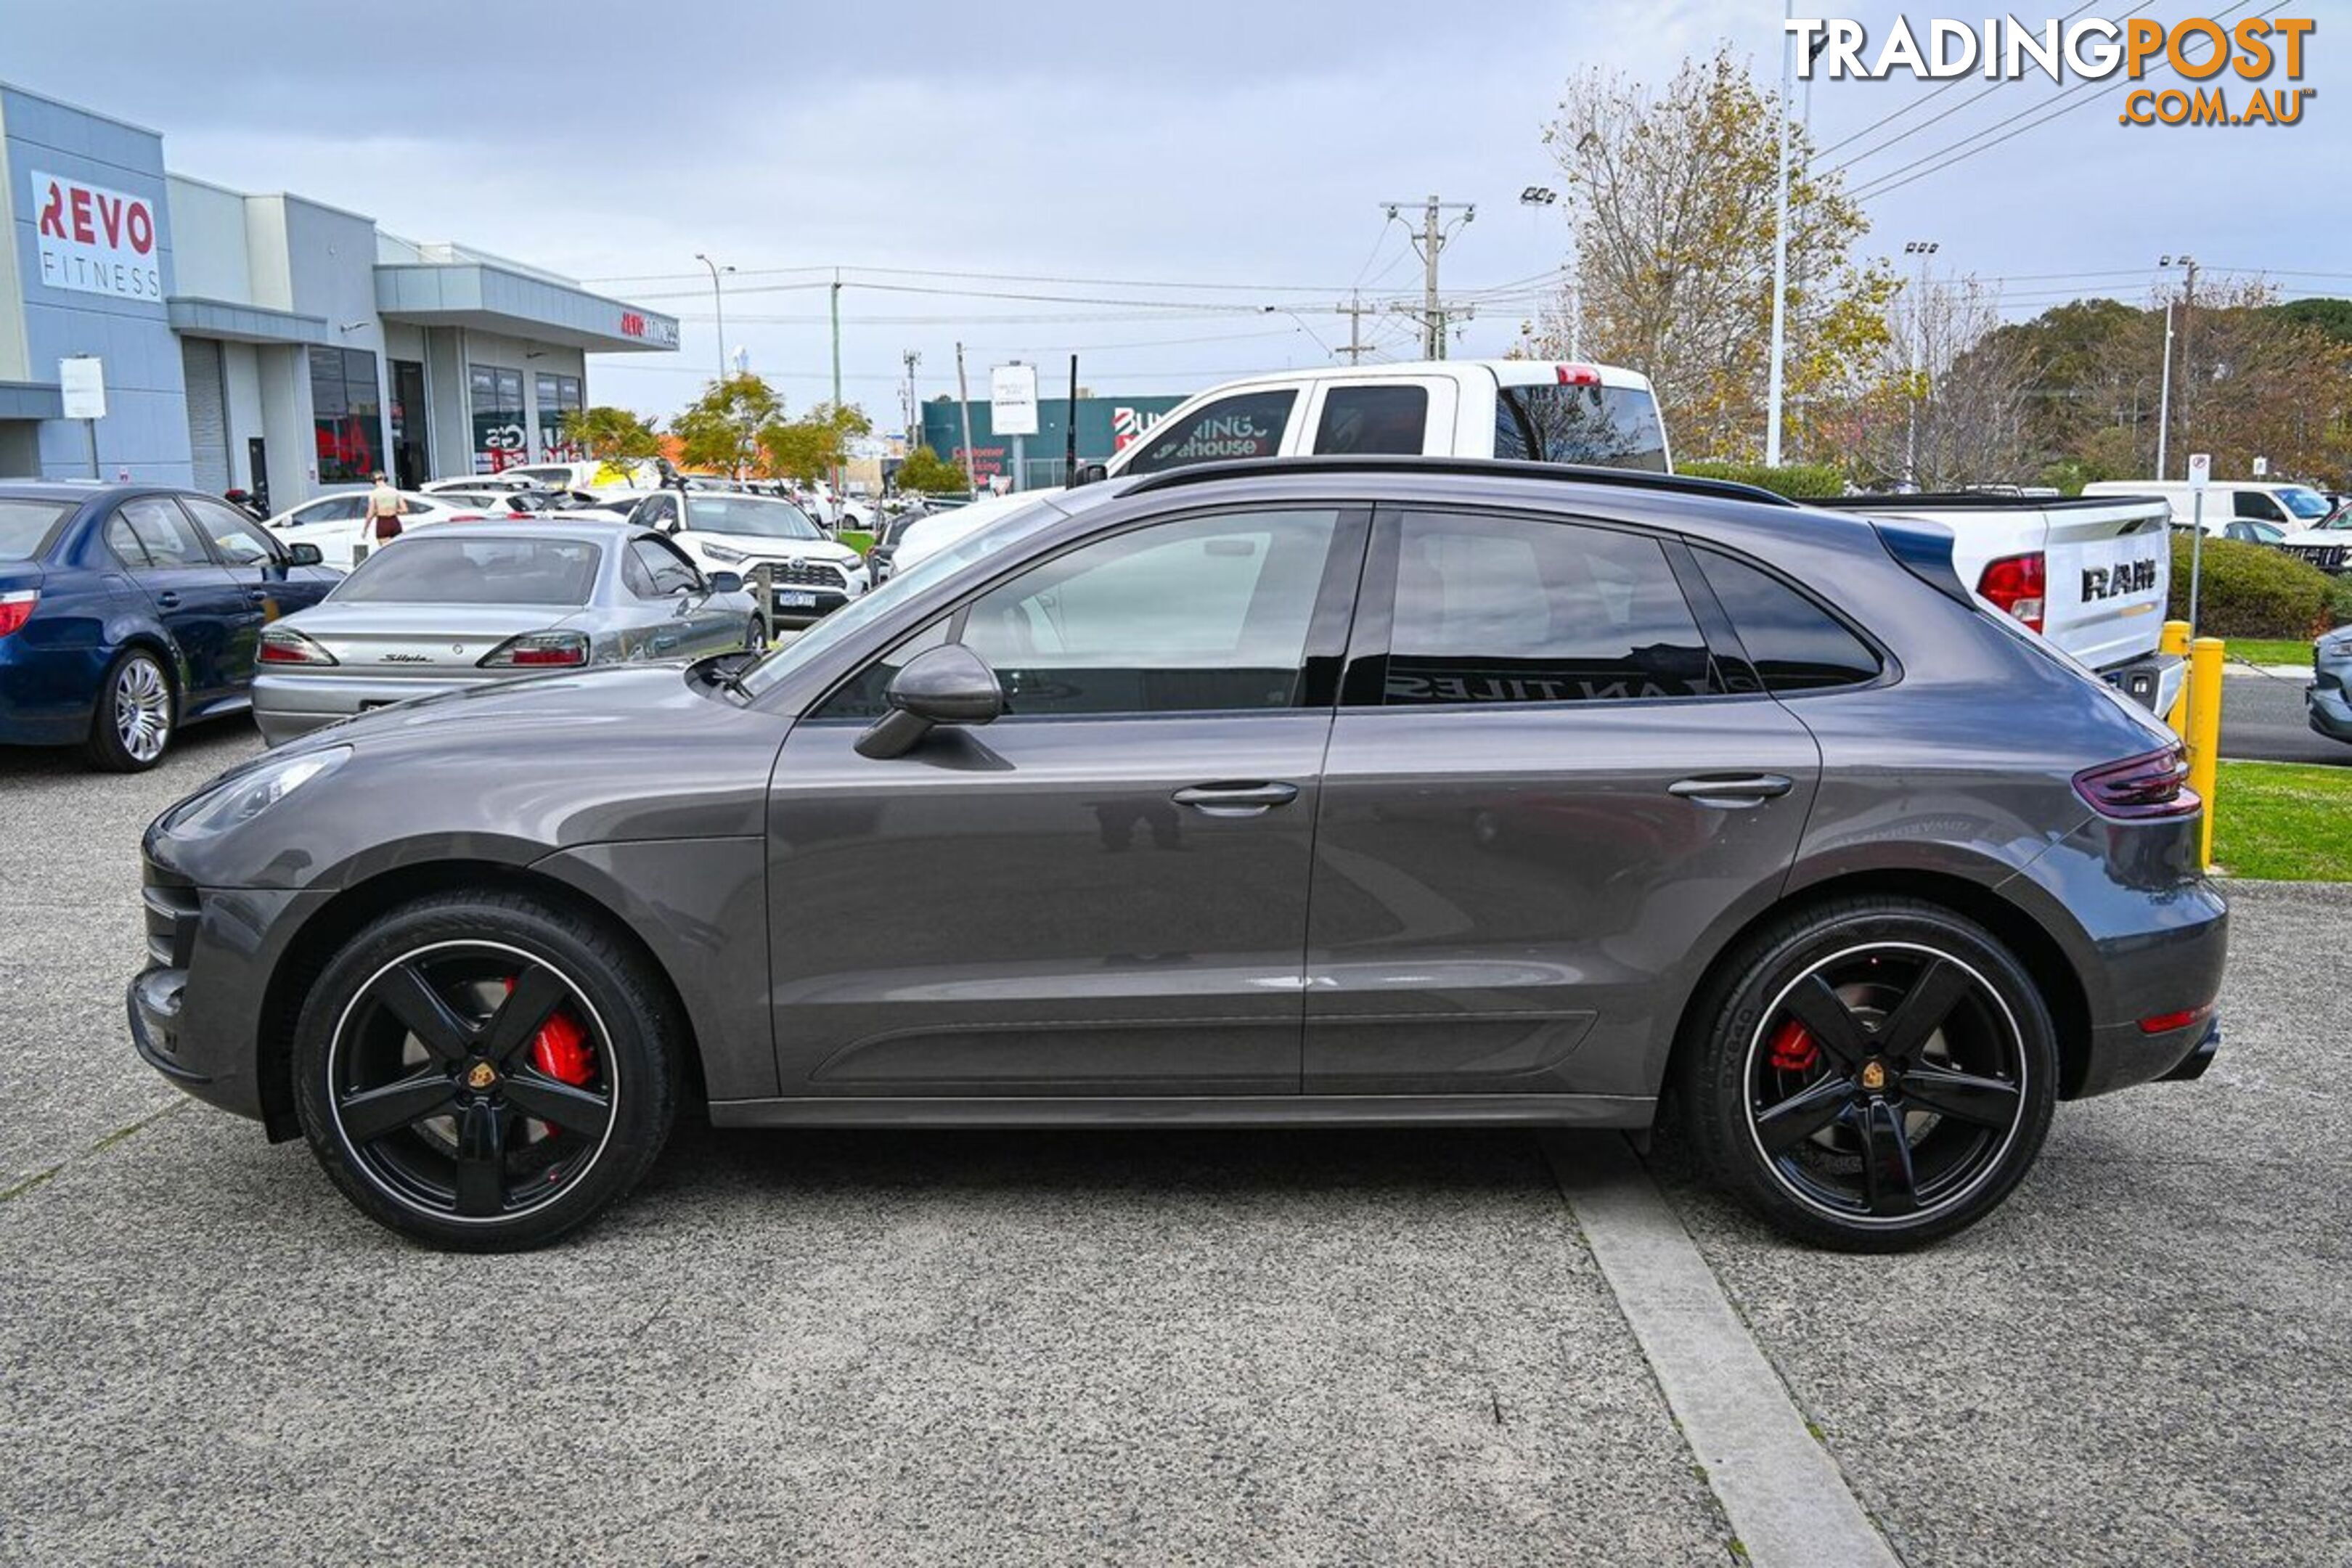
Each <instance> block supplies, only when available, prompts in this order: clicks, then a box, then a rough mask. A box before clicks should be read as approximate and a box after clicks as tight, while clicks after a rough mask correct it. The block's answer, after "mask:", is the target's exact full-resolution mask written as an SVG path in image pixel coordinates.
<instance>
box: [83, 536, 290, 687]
mask: <svg viewBox="0 0 2352 1568" xmlns="http://www.w3.org/2000/svg"><path fill="white" fill-rule="evenodd" d="M106 542H107V545H108V547H109V548H110V549H111V550H112V551H113V552H114V553H115V555H116V557H117V558H118V559H120V560H121V563H122V564H123V567H124V569H125V570H126V571H128V572H129V573H130V574H131V581H132V582H134V583H136V584H139V587H140V589H141V590H142V592H143V593H145V594H146V595H147V597H148V599H149V601H150V602H152V604H153V605H154V606H155V616H156V618H157V619H158V620H160V621H161V622H163V629H164V631H165V632H166V633H167V634H169V635H170V637H171V638H172V641H173V644H174V645H176V647H177V648H178V650H179V655H180V670H179V672H178V677H177V679H178V683H179V692H178V696H179V700H180V714H181V716H182V717H183V718H189V717H193V716H194V714H195V712H196V711H197V710H201V709H203V708H204V707H205V706H207V705H209V704H212V703H215V702H218V701H221V700H224V699H226V698H227V697H229V696H232V695H234V694H235V693H236V692H238V691H241V690H242V689H244V687H245V685H246V683H247V681H248V680H249V679H251V674H252V663H251V660H250V658H249V657H248V658H247V660H246V662H245V663H244V664H242V665H240V664H239V662H238V659H237V653H238V650H239V649H240V648H241V647H244V646H245V638H246V637H247V632H248V630H249V629H250V628H251V627H252V626H254V625H255V624H256V623H257V622H258V620H259V618H260V612H259V611H258V610H257V608H256V607H255V606H254V605H253V604H252V603H251V602H250V601H249V600H248V599H247V596H246V592H245V584H242V583H240V582H238V581H237V580H236V578H235V577H233V576H232V575H230V574H229V570H228V568H227V567H226V566H223V565H222V564H221V563H219V562H217V561H215V560H214V559H213V555H212V551H211V550H210V548H209V547H207V546H206V544H205V540H204V536H203V535H202V534H200V533H198V532H197V531H196V526H195V524H194V523H193V522H190V521H188V518H187V514H186V513H184V512H183V511H182V510H180V508H179V505H178V503H177V502H175V501H174V500H173V499H172V498H171V497H170V496H163V495H155V496H133V497H131V499H130V500H126V501H124V502H123V503H122V504H121V506H119V507H117V508H116V509H115V511H114V516H113V517H112V519H110V521H108V523H107V525H106Z"/></svg>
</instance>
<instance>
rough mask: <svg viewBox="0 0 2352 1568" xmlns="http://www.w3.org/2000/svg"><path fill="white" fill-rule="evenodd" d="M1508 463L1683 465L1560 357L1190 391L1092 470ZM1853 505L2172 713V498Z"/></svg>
mask: <svg viewBox="0 0 2352 1568" xmlns="http://www.w3.org/2000/svg"><path fill="white" fill-rule="evenodd" d="M1375 454H1377V455H1387V456H1421V457H1445V458H1517V459H1519V460H1522V461H1525V460H1528V459H1533V460H1535V461H1538V462H1550V463H1576V464H1600V465H1605V466H1608V467H1612V468H1646V469H1650V470H1653V471H1655V472H1660V473H1664V472H1667V471H1670V470H1671V468H1672V459H1671V456H1670V452H1669V448H1668V446H1667V442H1666V431H1665V426H1664V422H1663V421H1662V420H1661V419H1660V417H1659V415H1658V405H1657V399H1656V397H1655V396H1654V395H1653V394H1652V391H1651V387H1650V383H1649V380H1648V378H1647V377H1645V376H1643V375H1640V374H1636V373H1635V372H1633V371H1629V370H1622V369H1619V368H1617V367H1615V366H1613V365H1597V364H1562V363H1557V362H1553V361H1547V360H1429V361H1423V362H1420V363H1407V364H1381V365H1362V366H1335V367H1331V368H1328V369H1320V370H1302V371H1287V372H1284V373H1282V374H1268V375H1259V376H1252V377H1250V378H1248V379H1247V380H1244V381H1233V382H1226V383H1224V384H1222V385H1219V386H1213V387H1211V388H1210V389H1209V390H1207V391H1206V392H1202V393H1198V394H1196V395H1193V396H1192V397H1189V398H1187V399H1185V400H1184V401H1183V402H1182V403H1180V404H1178V405H1176V406H1175V407H1174V408H1173V409H1171V410H1170V411H1169V412H1168V414H1167V415H1166V416H1164V417H1162V418H1161V419H1160V421H1159V423H1157V424H1155V425H1153V426H1151V428H1150V430H1148V431H1146V432H1145V433H1144V434H1143V436H1142V437H1139V439H1137V440H1136V441H1134V442H1132V443H1131V444H1129V446H1128V447H1125V448H1123V449H1122V450H1121V451H1119V452H1118V455H1116V456H1115V457H1113V458H1111V459H1110V460H1109V461H1108V463H1099V464H1095V465H1092V466H1091V467H1090V468H1087V469H1085V470H1081V472H1080V475H1079V479H1080V482H1082V483H1084V482H1088V481H1092V480H1097V479H1106V478H1115V477H1117V476H1118V475H1121V474H1146V473H1152V472H1156V471H1159V470H1160V469H1163V468H1182V467H1184V466H1186V465H1188V464H1192V463H1207V462H1218V461H1225V460H1230V459H1234V458H1289V457H1304V456H1309V455H1321V456H1335V455H1353V456H1367V455H1375ZM1047 493H1050V492H1046V491H1040V490H1029V491H1024V492H1020V493H1016V494H1013V495H1006V496H997V497H992V498H990V499H988V500H981V501H976V502H974V503H973V504H972V505H971V506H968V507H963V508H961V509H959V510H953V511H949V512H944V513H941V514H940V515H939V516H937V517H931V518H925V519H922V520H920V521H917V522H915V523H914V524H912V525H911V526H910V527H909V528H908V531H907V533H906V535H905V536H904V538H903V539H902V540H900V541H899V542H898V543H897V544H896V547H895V552H894V554H895V558H894V560H893V561H892V562H891V563H890V564H891V565H892V566H893V567H894V568H895V569H896V570H898V571H904V570H906V569H907V568H908V567H909V566H911V565H913V564H914V563H916V562H918V561H919V560H921V559H922V558H923V557H924V556H926V555H929V554H932V553H934V552H937V551H940V550H941V549H944V548H946V547H947V546H948V545H950V544H952V543H954V542H956V541H957V540H959V539H961V538H963V537H965V536H966V535H968V534H971V533H972V532H975V531H978V530H980V529H982V528H983V527H985V526H987V525H988V524H989V523H990V522H992V521H994V520H996V519H997V518H1000V517H1003V516H1004V515H1005V514H1006V513H1008V512H1011V511H1013V510H1018V509H1020V508H1021V507H1023V506H1025V505H1026V504H1028V502H1030V501H1031V500H1035V499H1036V498H1037V497H1038V496H1040V495H1043V494H1047ZM1819 504H1823V505H1827V506H1830V507H1833V508H1836V509H1839V510H1853V511H1861V512H1866V513H1873V514H1876V515H1880V516H1885V517H1900V518H1912V519H1919V520H1925V521H1931V522H1936V523H1940V524H1942V525H1943V526H1944V527H1946V528H1948V529H1949V530H1950V531H1951V533H1952V538H1953V564H1954V566H1955V567H1956V568H1957V569H1958V572H1959V574H1960V578H1961V581H1963V582H1965V583H1967V584H1969V586H1970V587H1972V588H1974V589H1975V590H1976V592H1977V594H1978V595H1979V597H1981V598H1983V599H1984V600H1985V601H1986V602H1987V603H1989V604H1990V605H1992V606H1993V607H1994V608H1996V609H1999V610H2000V611H2002V612H2004V613H2006V614H2009V615H2011V616H2015V617H2016V618H2017V619H2018V620H2019V621H2020V622H2021V623H2023V624H2024V625H2026V626H2031V627H2032V628H2033V629H2034V630H2035V631H2037V632H2040V633H2041V634H2042V636H2043V637H2046V638H2047V639H2049V640H2050V641H2051V642H2052V643H2054V644H2055V645H2056V646H2057V647H2059V648H2061V649H2062V650H2063V651H2064V652H2066V653H2068V654H2070V655H2072V656H2073V657H2074V658H2076V659H2077V660H2079V661H2081V662H2082V663H2083V664H2084V665H2087V666H2088V667H2089V668H2091V669H2092V670H2094V671H2095V672H2096V673H2097V674H2098V675H2100V676H2101V677H2102V678H2103V679H2106V680H2107V681H2108V682H2109V683H2110V684H2112V685H2114V686H2116V688H2117V689H2119V690H2122V691H2124V692H2125V693H2126V694H2127V695H2129V696H2131V697H2133V698H2134V699H2136V700H2138V701H2140V702H2143V703H2145V704H2147V706H2149V707H2151V708H2153V709H2155V710H2157V711H2158V712H2159V713H2161V712H2166V711H2168V710H2170V708H2171V706H2172V700H2173V699H2174V697H2175V696H2177V695H2178V694H2179V688H2180V679H2181V673H2182V672H2181V669H2180V668H2179V666H2180V661H2179V660H2178V659H2171V658H2162V657H2160V656H2159V654H2158V643H2159V641H2160V640H2161V637H2162V634H2163V624H2164V605H2165V599H2166V596H2167V595H2168V592H2169V591H2170V587H2171V555H2170V550H2171V540H2170V533H2169V530H2168V526H2167V525H2168V521H2170V512H2169V510H2168V508H2167V507H2166V505H2165V502H2164V500H2162V499H2161V498H2160V497H2146V496H2120V497H2118V496H2100V497H2095V498H2087V499H2084V500H2065V499H2063V498H2060V497H2056V496H2047V497H2043V496H2028V495H2002V494H1991V493H1976V492H1967V493H1961V494H1957V495H1940V496H1939V495H1886V496H1849V497H1844V498H1841V499H1839V500H1832V501H1828V502H1823V503H1819Z"/></svg>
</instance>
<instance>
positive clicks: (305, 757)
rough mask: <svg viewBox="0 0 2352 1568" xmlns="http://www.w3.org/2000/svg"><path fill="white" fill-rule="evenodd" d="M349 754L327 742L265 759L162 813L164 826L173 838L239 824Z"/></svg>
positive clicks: (320, 775)
mask: <svg viewBox="0 0 2352 1568" xmlns="http://www.w3.org/2000/svg"><path fill="white" fill-rule="evenodd" d="M351 754H352V749H351V748H350V747H349V746H331V747H329V748H328V749H327V750H325V751H322V752H302V753H301V754H300V755H299V756H292V757H280V758H278V759H277V760H276V761H273V762H266V763H262V764H261V765H260V766H259V767H257V768H254V769H252V770H250V771H249V772H247V773H239V774H237V775H236V777H235V778H231V779H226V780H224V781H223V782H221V783H220V784H215V785H214V786H213V787H212V788H210V789H208V790H206V791H205V793H204V794H202V795H197V796H195V797H194V799H192V800H189V801H187V802H186V803H185V804H184V805H181V806H180V807H179V808H178V809H176V810H174V811H173V813H172V814H171V815H170V816H166V817H164V819H163V831H164V832H166V833H168V834H170V835H171V836H172V837H174V838H210V837H213V836H215V834H221V833H226V832H227V831H228V830H229V829H230V828H232V827H241V826H244V825H245V824H247V823H248V822H251V821H252V820H253V819H254V818H255V817H257V816H260V815H261V814H262V813H263V812H265V811H268V809H269V808H270V807H271V806H273V805H277V804H278V802H279V801H281V800H284V799H285V798H286V797H287V796H288V795H292V794H293V793H294V792H295V791H296V790H298V789H300V788H301V787H302V786H303V785H304V784H309V783H310V781H311V780H312V779H315V778H323V777H324V776H325V775H327V774H328V773H332V772H334V771H335V770H336V769H337V768H339V767H341V766H342V765H343V763H344V761H345V760H346V759H348V758H349V757H350V756H351Z"/></svg>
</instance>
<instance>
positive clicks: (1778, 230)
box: [1764, 0, 1797, 468]
mask: <svg viewBox="0 0 2352 1568" xmlns="http://www.w3.org/2000/svg"><path fill="white" fill-rule="evenodd" d="M1780 9H1781V19H1782V20H1783V21H1784V22H1787V21H1793V20H1794V19H1795V17H1796V15H1797V0H1781V8H1780ZM1796 71H1797V40H1796V35H1795V34H1794V33H1791V32H1790V31H1789V30H1787V29H1786V28H1785V27H1784V28H1783V29H1782V30H1781V34H1780V176H1779V179H1778V181H1777V182H1776V184H1777V186H1778V194H1777V195H1775V196H1774V197H1773V205H1772V210H1773V219H1772V374H1771V379H1770V382H1769V384H1768V385H1767V387H1766V389H1765V393H1764V418H1765V421H1766V427H1765V431H1764V466H1765V467H1766V468H1779V467H1780V398H1781V395H1782V394H1783V392H1784V391H1785V390H1786V380H1787V377H1786V374H1785V371H1784V369H1783V366H1784V364H1785V362H1786V361H1787V359H1788V356H1789V89H1790V88H1791V87H1792V86H1793V85H1794V83H1795V77H1796Z"/></svg>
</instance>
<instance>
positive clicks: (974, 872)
mask: <svg viewBox="0 0 2352 1568" xmlns="http://www.w3.org/2000/svg"><path fill="white" fill-rule="evenodd" d="M1363 535H1364V529H1363V521H1362V518H1361V515H1360V514H1355V513H1343V512H1341V511H1339V510H1334V509H1330V508H1321V509H1303V510H1302V509H1283V510H1253V511H1229V512H1218V513H1209V514H1204V515H1195V516H1192V517H1188V518H1181V519H1178V520H1174V521H1159V522H1153V523H1149V524H1146V525H1142V526H1139V527H1137V528H1133V529H1130V530H1128V531H1123V532H1120V533H1117V534H1113V535H1109V536H1107V537H1104V538H1100V539H1097V540H1094V541H1091V542H1087V543H1084V544H1081V545H1078V546H1076V547H1074V548H1072V549H1070V550H1067V551H1065V552H1061V553H1060V554H1057V555H1055V556H1054V557H1052V558H1050V559H1048V560H1046V561H1044V562H1041V563H1037V564H1034V565H1032V566H1030V567H1028V568H1027V569H1026V570H1024V572H1022V573H1021V574H1018V575H1016V576H1014V577H1013V578H1012V579H1010V580H1009V581H1007V582H1005V583H1003V584H999V585H997V586H995V587H992V588H990V589H987V590H986V591H985V592H979V593H977V594H976V595H975V596H974V597H972V598H971V599H969V600H967V601H966V602H965V603H964V604H963V605H960V606H959V607H958V608H957V609H956V610H955V611H953V612H952V613H951V614H950V615H948V616H945V617H943V618H942V619H940V620H939V621H937V622H935V623H933V624H932V625H931V626H929V627H927V628H925V629H924V630H923V631H921V632H919V633H917V634H915V635H914V636H913V637H909V638H908V639H906V640H905V641H902V642H901V643H900V644H899V645H898V647H895V648H893V649H891V650H890V651H889V652H887V654H885V655H883V656H882V657H881V658H879V659H878V660H877V661H876V662H875V663H874V664H872V665H870V666H868V668H866V669H865V670H862V671H860V672H859V673H858V674H857V675H856V676H855V677H853V678H852V679H850V680H849V681H847V682H846V683H845V685H844V686H843V687H841V688H840V689H836V690H835V692H834V693H833V694H832V695H830V696H829V697H828V698H826V699H825V700H824V701H823V702H821V703H819V704H818V705H817V707H816V708H815V709H814V710H813V711H812V712H811V713H810V714H809V715H808V716H807V717H806V718H805V719H803V721H802V722H801V723H799V724H798V725H796V726H795V727H794V729H793V731H792V734H791V737H790V739H789V740H788V741H787V742H786V743H785V745H784V748H783V752H782V756H781V758H780V759H779V761H778V763H777V767H776V773H775V780H774V784H773V785H772V801H771V809H770V813H769V832H770V849H769V879H768V889H769V900H770V925H769V929H770V931H771V941H772V952H771V957H770V977H771V984H772V987H773V993H772V994H773V996H774V1005H775V1018H776V1044H777V1051H778V1057H779V1076H780V1079H781V1081H782V1089H783V1092H784V1093H785V1094H787V1095H922V1094H953V1095H959V1096H964V1095H973V1094H997V1095H1008V1096H1024V1095H1102V1096H1120V1095H1167V1094H1183V1093H1228V1094H1249V1093H1282V1094H1288V1093H1295V1092H1296V1091H1297V1088H1298V1075H1299V1045H1300V1024H1301V1016H1302V1008H1301V1000H1300V995H1301V988H1302V984H1303V980H1302V970H1301V963H1302V961H1303V958H1304V953H1305V948H1306V942H1307V884H1308V876H1309V855H1310V851H1311V848H1312V842H1313V835H1314V826H1315V814H1316V809H1317V802H1318V793H1319V792H1318V773H1319V771H1320V768H1321V765H1322V760H1323V751H1324V746H1325V743H1326V742H1327V740H1328V737H1329V733H1330V728H1331V707H1330V702H1331V700H1332V695H1333V693H1332V689H1331V688H1332V685H1333V683H1334V679H1335V676H1336V663H1337V655H1338V654H1339V651H1340V649H1341V647H1343V646H1344V638H1345V635H1346V625H1347V618H1346V614H1345V606H1346V605H1347V604H1348V603H1349V602H1350V601H1352V598H1353V594H1354V585H1355V580H1356V576H1357V574H1358V571H1359V569H1360V563H1361V559H1362V548H1363ZM948 641H961V642H962V643H964V644H965V645H966V646H967V647H971V648H972V649H973V650H974V651H976V652H978V653H980V654H981V655H982V657H983V658H986V659H987V660H988V661H989V663H990V665H991V666H992V668H994V669H995V670H996V672H997V679H998V680H999V681H1000V683H1001V684H1002V686H1003V689H1004V692H1005V695H1006V699H1007V702H1008V707H1009V710H1008V712H1007V713H1006V715H1005V716H1004V717H1003V718H1001V719H999V720H998V721H995V722H994V723H992V724H990V725H988V726H985V727H978V728H971V729H941V730H938V731H933V732H932V733H931V734H930V735H929V736H928V737H927V738H926V739H925V741H924V742H922V743H921V744H920V745H919V746H918V747H917V748H916V749H915V750H913V751H912V752H908V753H907V754H905V755H903V756H900V757H896V758H891V759H888V760H883V761H877V760H870V759H867V758H865V757H861V756H859V755H857V754H856V752H855V750H854V749H853V745H854V742H856V739H857V737H858V735H859V734H860V732H861V731H863V730H864V729H865V728H866V725H867V724H868V723H870V722H871V721H872V720H873V719H875V718H876V717H877V716H879V714H880V713H881V712H882V711H883V706H882V691H883V688H884V686H885V685H886V684H887V680H888V679H889V676H890V674H891V672H892V671H893V670H895V668H897V667H898V666H899V665H901V664H903V663H904V662H905V661H906V660H907V659H908V658H912V657H913V656H914V655H915V654H917V653H919V652H920V651H922V650H923V649H924V648H926V647H933V646H937V645H939V644H940V643H944V642H948ZM1310 666H1311V668H1310Z"/></svg>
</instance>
